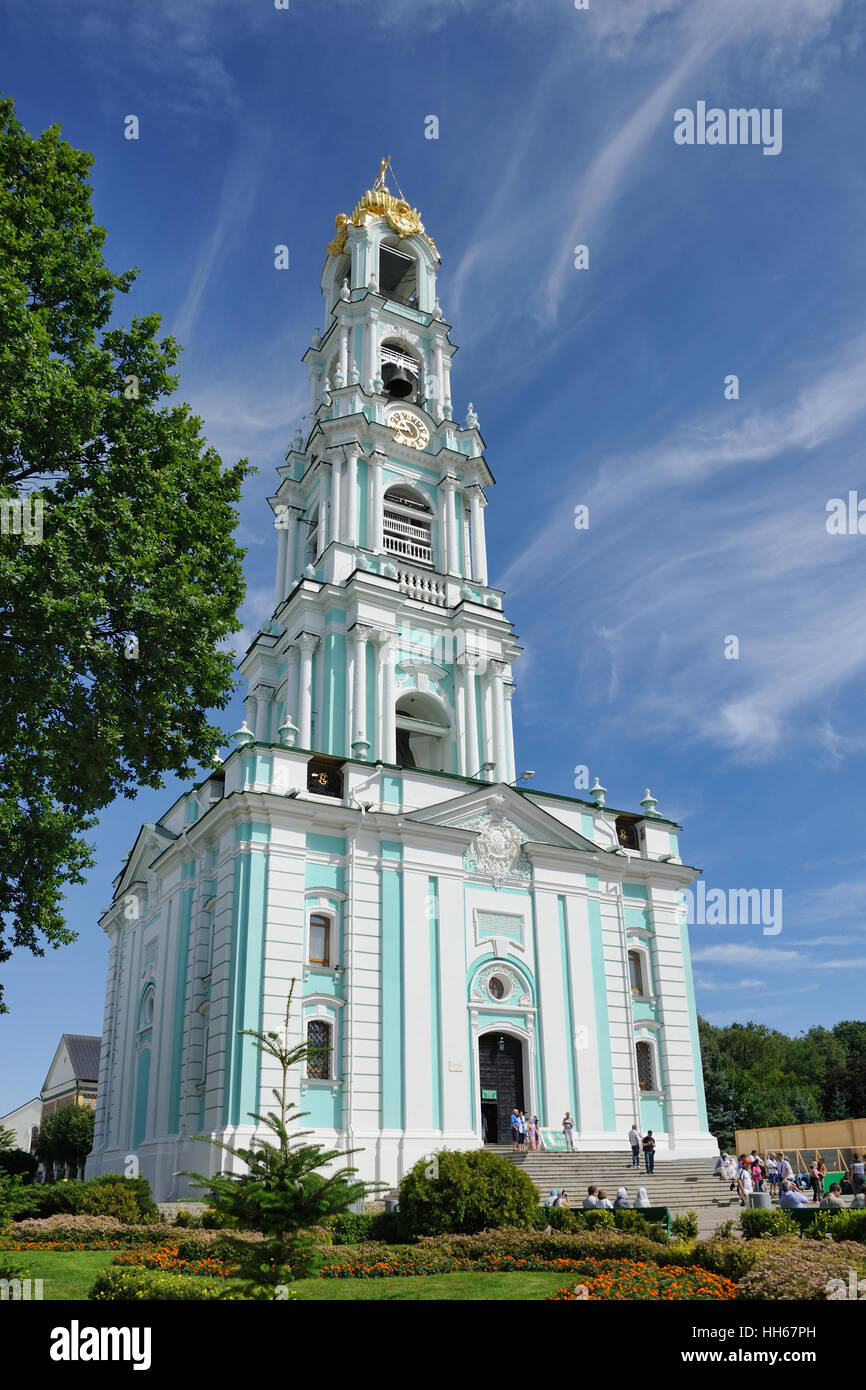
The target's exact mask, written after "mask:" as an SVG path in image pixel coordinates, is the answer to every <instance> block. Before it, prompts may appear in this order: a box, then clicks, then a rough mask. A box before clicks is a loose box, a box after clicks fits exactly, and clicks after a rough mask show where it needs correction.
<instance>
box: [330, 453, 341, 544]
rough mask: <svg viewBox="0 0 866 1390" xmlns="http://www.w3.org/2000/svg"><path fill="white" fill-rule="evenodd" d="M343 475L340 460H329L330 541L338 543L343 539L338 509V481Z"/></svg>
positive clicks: (339, 510)
mask: <svg viewBox="0 0 866 1390" xmlns="http://www.w3.org/2000/svg"><path fill="white" fill-rule="evenodd" d="M342 473H343V462H342V459H340V458H334V459H332V460H331V540H332V541H339V540H342V539H343V536H342V527H343V521H342V516H341V509H340V480H341V477H342Z"/></svg>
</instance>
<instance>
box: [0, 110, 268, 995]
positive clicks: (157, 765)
mask: <svg viewBox="0 0 866 1390" xmlns="http://www.w3.org/2000/svg"><path fill="white" fill-rule="evenodd" d="M91 163H92V159H91V156H90V155H89V154H87V153H86V152H84V151H81V150H77V149H75V148H74V147H73V146H72V145H70V144H68V143H67V142H66V141H64V140H62V139H61V137H60V131H59V128H58V127H56V126H55V127H52V128H50V129H48V130H46V131H44V132H43V134H42V135H40V136H38V137H34V136H32V135H30V134H29V133H28V132H27V131H26V130H25V129H24V128H23V127H22V126H21V125H20V124H19V122H18V121H17V120H16V118H15V113H14V105H13V103H12V102H11V101H10V100H8V99H2V98H0V304H2V321H3V329H2V335H0V505H2V506H3V510H4V525H3V527H2V531H3V534H0V749H2V759H0V841H2V844H3V854H2V856H0V927H2V928H5V932H6V935H5V937H4V934H3V931H2V930H0V961H3V960H6V959H8V958H9V955H10V953H11V950H12V949H13V948H14V947H24V948H26V949H29V950H30V951H32V952H33V953H34V954H36V955H41V954H43V951H44V946H45V945H46V944H47V945H49V946H51V947H56V946H59V945H61V944H62V943H64V942H68V941H71V940H73V939H74V932H73V931H72V930H71V929H70V928H69V927H68V925H67V924H66V922H65V920H64V917H63V913H62V911H61V904H62V888H63V885H64V884H67V883H76V882H81V881H82V879H83V874H84V870H85V869H86V868H87V867H88V866H89V865H90V864H91V863H92V862H93V861H92V856H91V853H90V850H89V847H88V844H87V841H86V832H87V830H88V829H89V828H91V827H92V825H93V824H94V820H95V816H96V813H97V812H98V811H99V810H100V809H101V808H103V807H105V806H106V805H108V804H109V803H110V802H111V801H112V800H113V799H114V798H115V797H117V796H118V795H121V796H128V797H131V796H133V795H134V794H135V793H136V791H137V790H138V788H140V787H141V786H149V787H158V786H161V785H162V784H163V777H164V775H165V774H167V773H170V774H177V775H178V776H181V777H187V776H192V775H193V773H194V770H195V768H196V766H198V765H209V764H210V763H211V761H212V758H213V755H214V753H215V751H216V749H217V748H218V746H219V743H220V731H219V730H218V729H216V728H215V727H213V726H212V725H211V724H210V723H209V720H208V717H207V711H208V710H209V709H222V708H224V707H225V706H226V704H227V703H228V701H229V698H230V696H231V691H232V689H233V669H232V667H233V662H232V657H231V654H230V653H229V652H228V651H226V650H223V649H220V644H221V643H223V642H224V640H225V638H226V637H227V636H228V635H229V634H230V633H231V632H233V631H235V630H236V629H237V626H238V624H237V619H236V613H237V608H238V606H239V604H240V602H241V600H242V598H243V579H242V571H241V560H242V557H243V553H244V552H243V551H241V550H239V549H238V548H237V546H236V545H235V544H234V541H233V539H232V532H233V530H234V528H235V525H236V522H237V513H236V505H237V503H238V501H239V498H240V491H241V485H242V481H243V478H244V476H245V473H246V472H248V471H249V470H248V468H247V465H246V462H245V461H242V462H240V463H237V464H235V465H234V466H232V467H230V468H226V469H224V468H223V467H222V463H221V460H220V458H219V455H218V454H217V453H216V451H215V450H213V449H212V448H209V447H208V445H207V443H206V441H205V440H204V438H203V436H202V432H201V421H200V420H199V419H198V418H197V417H196V416H194V415H193V414H192V413H191V411H190V408H189V406H187V405H185V404H183V403H182V402H177V401H171V402H170V401H169V399H168V398H169V397H170V396H171V395H172V393H173V392H174V391H175V389H176V387H177V384H178V377H177V376H176V375H174V374H173V373H172V368H173V367H174V366H175V365H176V363H177V360H178V357H179V352H180V349H179V347H178V345H177V344H176V343H175V342H174V340H173V339H171V338H163V339H161V340H158V338H157V334H158V330H159V324H160V320H159V317H158V315H155V314H152V315H147V316H144V317H134V318H133V319H132V320H131V322H130V324H129V325H128V326H126V327H122V326H117V325H116V324H113V323H112V326H109V324H110V322H111V320H112V313H113V307H114V301H115V296H116V295H118V294H126V293H127V292H128V291H129V288H130V286H131V284H132V282H133V279H134V277H135V274H136V272H135V271H133V270H128V271H124V272H123V273H121V274H115V273H114V272H113V271H111V270H109V269H108V267H107V265H106V263H105V260H104V258H103V247H104V242H105V231H104V229H103V228H102V227H100V226H98V225H97V224H96V223H95V222H94V220H93V213H92V209H91V203H90V199H91V190H90V186H89V183H88V176H89V171H90V167H91ZM4 499H5V501H4ZM12 503H15V505H17V506H18V507H19V509H20V510H19V512H18V516H17V520H16V516H15V513H14V509H11V506H12ZM39 504H41V506H42V509H43V510H42V517H41V522H40V524H39V526H38V527H37V525H36V516H37V509H38V506H39ZM28 509H29V510H28ZM28 518H29V523H30V525H29V534H28V524H27V519H28ZM16 527H17V530H16ZM39 531H41V539H39V538H38V532H39ZM2 1008H3V1004H2V995H0V1009H2Z"/></svg>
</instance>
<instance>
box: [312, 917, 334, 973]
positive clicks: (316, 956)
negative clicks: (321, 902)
mask: <svg viewBox="0 0 866 1390" xmlns="http://www.w3.org/2000/svg"><path fill="white" fill-rule="evenodd" d="M330 963H331V923H330V922H329V920H328V918H327V917H317V916H314V917H311V918H310V964H311V965H330Z"/></svg>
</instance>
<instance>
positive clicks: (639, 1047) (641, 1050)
mask: <svg viewBox="0 0 866 1390" xmlns="http://www.w3.org/2000/svg"><path fill="white" fill-rule="evenodd" d="M635 1052H636V1053H637V1080H638V1085H639V1086H640V1088H641V1090H642V1091H654V1090H655V1089H656V1081H655V1068H654V1066H653V1050H652V1045H651V1044H650V1043H648V1042H639V1043H637V1044H636V1045H635Z"/></svg>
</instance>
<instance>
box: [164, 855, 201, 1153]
mask: <svg viewBox="0 0 866 1390" xmlns="http://www.w3.org/2000/svg"><path fill="white" fill-rule="evenodd" d="M190 871H191V872H192V873H194V872H195V864H185V865H184V867H183V873H184V877H189V873H190ZM192 895H193V888H192V885H190V887H189V888H185V889H184V891H183V894H182V896H181V900H180V923H179V931H178V940H177V956H176V961H177V971H176V974H175V981H176V986H175V996H174V1022H173V1026H172V1045H171V1083H170V1086H169V1093H168V1094H169V1098H168V1132H169V1134H177V1132H178V1130H179V1129H180V1091H181V1080H182V1076H183V1034H184V1016H185V1013H186V987H187V978H188V974H189V935H190V921H191V919H192Z"/></svg>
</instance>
